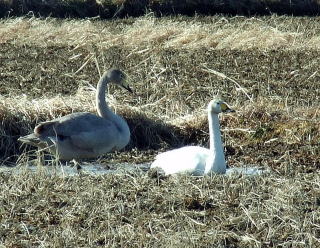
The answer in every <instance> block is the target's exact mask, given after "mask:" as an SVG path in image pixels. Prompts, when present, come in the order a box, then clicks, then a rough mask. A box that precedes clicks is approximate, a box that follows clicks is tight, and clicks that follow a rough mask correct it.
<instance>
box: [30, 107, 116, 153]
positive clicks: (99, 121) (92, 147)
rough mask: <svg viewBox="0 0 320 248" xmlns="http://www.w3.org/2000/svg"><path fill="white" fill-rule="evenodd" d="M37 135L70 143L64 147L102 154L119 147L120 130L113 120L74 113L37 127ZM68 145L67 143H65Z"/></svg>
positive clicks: (48, 139) (62, 142)
mask: <svg viewBox="0 0 320 248" xmlns="http://www.w3.org/2000/svg"><path fill="white" fill-rule="evenodd" d="M34 133H35V136H37V137H38V138H39V139H40V140H45V141H47V143H54V144H55V145H59V144H68V145H67V147H68V148H67V147H64V149H66V148H67V149H69V150H72V149H74V150H86V151H87V152H92V153H94V154H101V153H106V152H109V151H111V150H113V149H117V148H118V147H117V141H118V140H119V138H120V137H119V136H120V130H119V129H118V127H117V126H116V125H115V124H114V123H113V122H111V121H109V120H107V119H104V118H101V117H99V116H96V115H93V114H91V113H73V114H70V115H66V116H64V117H61V118H57V119H54V120H52V121H47V122H42V123H40V124H39V125H38V126H36V127H35V130H34ZM65 146H66V145H65Z"/></svg>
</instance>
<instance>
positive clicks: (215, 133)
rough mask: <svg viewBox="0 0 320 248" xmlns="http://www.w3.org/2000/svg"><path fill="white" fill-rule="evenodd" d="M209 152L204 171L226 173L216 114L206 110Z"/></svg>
mask: <svg viewBox="0 0 320 248" xmlns="http://www.w3.org/2000/svg"><path fill="white" fill-rule="evenodd" d="M208 120H209V134H210V154H209V157H208V160H207V163H206V173H208V172H209V171H213V172H215V173H218V174H225V173H226V161H225V157H224V153H223V146H222V141H221V132H220V124H219V117H218V114H215V113H212V112H211V111H208Z"/></svg>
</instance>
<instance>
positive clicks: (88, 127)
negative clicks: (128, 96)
mask: <svg viewBox="0 0 320 248" xmlns="http://www.w3.org/2000/svg"><path fill="white" fill-rule="evenodd" d="M108 83H114V84H116V85H119V86H122V87H123V88H125V89H126V90H128V91H129V92H131V93H132V90H131V89H130V87H129V85H128V84H127V82H126V76H125V74H124V73H123V72H122V71H120V70H118V69H110V70H108V71H106V72H105V73H104V74H103V75H102V77H101V78H100V80H99V82H98V85H97V92H96V108H97V111H98V116H97V115H95V114H92V113H88V112H79V113H72V114H69V115H66V116H63V117H60V118H56V119H53V120H51V121H46V122H42V123H40V124H38V125H37V126H36V127H35V129H34V132H33V133H32V134H29V135H27V136H24V137H20V138H19V139H18V140H19V141H21V142H23V143H26V144H29V145H32V146H36V147H39V148H42V149H46V150H48V151H50V152H51V153H52V154H53V155H56V157H57V158H58V159H61V160H73V159H74V160H77V159H82V158H95V157H98V156H101V155H103V154H105V153H108V152H112V151H115V150H120V149H122V148H124V147H125V146H126V145H127V144H128V143H129V141H130V129H129V126H128V124H127V122H126V121H125V120H124V119H123V118H122V117H121V116H119V115H116V114H115V113H114V112H112V111H111V110H110V108H109V107H108V105H107V102H106V100H105V91H106V86H107V84H108Z"/></svg>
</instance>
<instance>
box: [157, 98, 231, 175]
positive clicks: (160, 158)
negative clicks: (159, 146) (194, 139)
mask: <svg viewBox="0 0 320 248" xmlns="http://www.w3.org/2000/svg"><path fill="white" fill-rule="evenodd" d="M222 112H234V110H232V109H230V108H229V106H228V105H227V104H226V103H225V102H223V101H221V100H212V101H211V102H210V103H209V105H208V121H209V134H210V149H207V148H203V147H200V146H185V147H182V148H178V149H174V150H171V151H167V152H164V153H161V154H159V155H157V156H156V159H155V161H154V162H153V163H152V164H151V168H158V169H161V170H162V171H163V172H164V173H165V174H166V175H171V174H177V173H190V174H192V175H196V176H202V175H205V174H208V173H217V174H225V173H226V162H225V156H224V153H223V145H222V141H221V132H220V124H219V117H218V114H219V113H222Z"/></svg>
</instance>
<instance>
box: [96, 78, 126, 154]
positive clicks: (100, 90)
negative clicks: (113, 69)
mask: <svg viewBox="0 0 320 248" xmlns="http://www.w3.org/2000/svg"><path fill="white" fill-rule="evenodd" d="M109 81H110V80H109V78H108V77H107V76H104V77H101V78H100V80H99V82H98V85H97V92H96V106H97V111H98V115H99V116H101V117H102V118H104V119H108V120H109V121H112V122H113V123H114V124H115V125H116V127H117V128H118V130H119V132H120V134H121V135H120V140H119V149H121V148H122V147H121V146H123V147H124V146H126V145H127V144H128V142H129V140H130V129H129V126H128V124H127V122H126V121H125V120H124V119H123V118H122V117H121V116H119V115H116V114H115V113H114V112H112V111H111V109H110V108H109V106H108V104H107V102H106V87H107V84H108V83H109Z"/></svg>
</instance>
